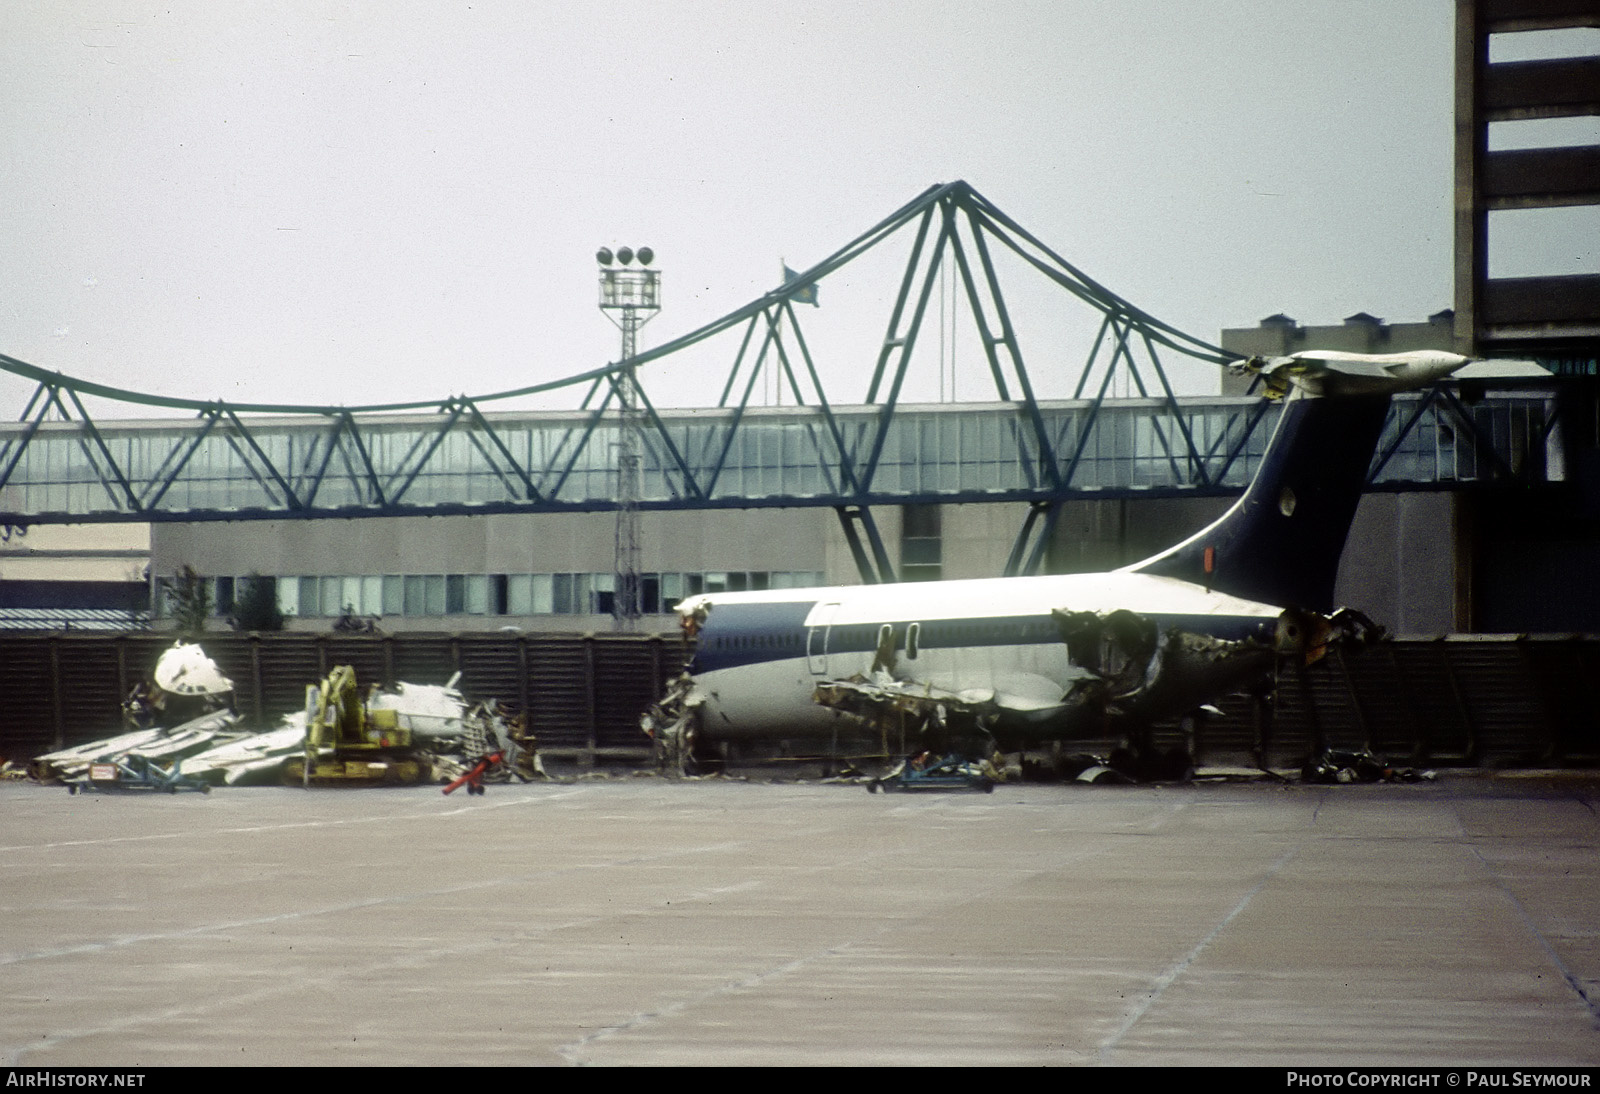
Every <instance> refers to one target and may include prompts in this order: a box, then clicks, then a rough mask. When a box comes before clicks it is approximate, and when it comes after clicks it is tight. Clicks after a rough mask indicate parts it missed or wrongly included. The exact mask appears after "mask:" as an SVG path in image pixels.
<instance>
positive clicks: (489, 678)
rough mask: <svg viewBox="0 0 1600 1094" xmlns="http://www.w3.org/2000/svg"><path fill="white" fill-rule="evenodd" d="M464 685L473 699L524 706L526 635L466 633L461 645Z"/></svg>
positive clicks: (465, 690) (459, 647)
mask: <svg viewBox="0 0 1600 1094" xmlns="http://www.w3.org/2000/svg"><path fill="white" fill-rule="evenodd" d="M457 648H458V650H459V651H460V652H459V656H460V661H461V683H460V685H459V686H460V688H461V692H462V694H463V695H465V696H466V697H467V699H468V701H470V702H482V701H483V700H485V699H494V700H496V701H497V702H499V703H502V704H506V705H508V706H510V707H512V708H513V709H515V710H519V711H520V710H522V709H523V707H524V704H525V702H526V699H525V697H524V695H523V686H522V636H521V635H519V634H463V635H462V636H461V637H460V640H459V645H458V647H457Z"/></svg>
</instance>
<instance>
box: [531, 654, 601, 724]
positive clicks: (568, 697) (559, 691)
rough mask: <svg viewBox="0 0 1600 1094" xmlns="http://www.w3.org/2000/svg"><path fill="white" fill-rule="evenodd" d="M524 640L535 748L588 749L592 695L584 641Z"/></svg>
mask: <svg viewBox="0 0 1600 1094" xmlns="http://www.w3.org/2000/svg"><path fill="white" fill-rule="evenodd" d="M526 641H527V646H528V704H529V711H528V717H529V723H530V724H529V729H531V730H532V731H533V733H534V735H535V736H536V737H537V743H538V745H539V747H541V748H587V747H589V745H590V734H589V727H590V725H591V718H592V711H593V692H592V685H591V682H590V673H589V658H588V650H587V648H586V645H585V642H584V639H583V638H582V637H581V636H579V635H533V636H529V637H528V638H527V639H526Z"/></svg>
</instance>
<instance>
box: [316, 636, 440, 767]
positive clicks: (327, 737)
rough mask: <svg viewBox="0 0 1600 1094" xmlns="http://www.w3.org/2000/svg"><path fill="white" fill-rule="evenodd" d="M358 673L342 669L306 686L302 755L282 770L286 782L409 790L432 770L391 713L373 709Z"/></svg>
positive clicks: (395, 713) (348, 667)
mask: <svg viewBox="0 0 1600 1094" xmlns="http://www.w3.org/2000/svg"><path fill="white" fill-rule="evenodd" d="M369 699H370V697H363V696H362V694H361V692H360V690H359V689H358V688H357V686H356V670H355V668H354V667H353V666H351V665H340V666H338V667H337V668H335V669H334V670H333V671H332V672H330V673H328V675H327V677H326V678H325V679H324V680H323V681H322V682H321V683H320V684H309V685H307V687H306V747H305V755H304V756H301V757H295V758H293V759H291V760H290V761H289V762H288V763H286V764H285V765H284V782H286V783H288V784H289V785H291V786H292V785H294V784H295V783H299V784H300V785H302V786H312V785H317V786H410V785H413V784H415V783H420V782H422V781H424V780H425V779H428V778H429V777H431V775H432V774H433V765H432V764H430V763H429V762H428V758H427V757H426V756H425V755H423V754H421V753H420V752H418V751H417V750H416V749H414V748H413V747H412V743H411V730H410V729H409V728H405V727H402V726H401V725H400V720H399V715H398V713H397V712H396V711H393V710H372V709H370V708H369Z"/></svg>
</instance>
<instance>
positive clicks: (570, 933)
mask: <svg viewBox="0 0 1600 1094" xmlns="http://www.w3.org/2000/svg"><path fill="white" fill-rule="evenodd" d="M1597 801H1600V781H1597V780H1596V779H1595V778H1594V777H1593V776H1590V777H1588V778H1571V777H1562V778H1504V777H1501V778H1494V779H1491V778H1467V777H1458V778H1450V779H1446V780H1444V781H1441V782H1439V783H1431V784H1415V785H1382V786H1328V787H1312V786H1280V785H1272V784H1265V783H1255V784H1249V785H1244V784H1237V783H1224V784H1220V785H1219V784H1209V785H1208V784H1195V785H1183V786H1159V787H1107V786H1086V785H1077V784H1071V785H1059V786H1051V785H1036V784H1022V785H1004V786H1001V787H1000V788H999V789H998V790H996V791H995V793H993V794H987V795H986V794H977V793H924V794H917V795H909V794H893V795H869V794H868V793H866V792H865V791H864V790H863V789H861V788H860V787H858V786H844V785H836V784H819V783H756V782H737V781H721V780H706V781H681V782H679V781H667V780H662V779H656V778H626V779H620V778H619V779H607V780H602V779H593V780H583V781H576V782H566V783H540V784H531V785H525V786H524V785H512V786H490V787H489V788H488V792H487V794H485V795H484V796H482V797H475V798H469V797H467V796H466V795H465V792H464V791H461V792H457V793H456V794H454V795H451V796H450V797H444V796H442V795H441V794H440V793H439V790H438V788H437V787H434V788H412V789H402V790H311V791H303V790H291V789H237V788H230V789H221V790H218V791H216V792H214V793H212V794H210V795H200V794H192V793H187V794H178V795H174V796H169V795H165V794H149V793H145V794H139V793H122V794H113V793H85V794H81V795H78V796H70V795H68V794H67V792H66V791H65V790H64V789H61V788H58V787H43V786H37V785H32V784H24V783H4V784H0V869H3V873H0V983H3V985H4V991H3V992H0V1065H11V1066H19V1067H48V1066H62V1065H84V1066H111V1067H128V1068H133V1067H140V1066H157V1065H185V1064H208V1065H211V1064H234V1063H237V1064H255V1065H260V1064H310V1065H325V1064H350V1065H406V1064H547V1065H570V1064H597V1065H605V1064H613V1065H614V1064H876V1065H895V1064H961V1065H984V1064H991V1065H993V1064H1015V1065H1028V1064H1090V1065H1095V1064H1099V1065H1145V1064H1266V1065H1280V1066H1287V1065H1301V1066H1310V1065H1339V1066H1344V1065H1350V1066H1355V1065H1378V1064H1383V1065H1393V1064H1400V1065H1415V1066H1467V1065H1540V1064H1542V1065H1591V1066H1592V1065H1595V1064H1597V1063H1600V855H1597V854H1596V851H1597V848H1600V817H1597V815H1596V803H1597Z"/></svg>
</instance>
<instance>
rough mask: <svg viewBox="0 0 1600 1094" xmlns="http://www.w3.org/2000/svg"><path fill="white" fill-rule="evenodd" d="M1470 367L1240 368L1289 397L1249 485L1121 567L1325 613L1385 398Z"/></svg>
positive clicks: (1280, 363)
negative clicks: (1211, 518) (1168, 542)
mask: <svg viewBox="0 0 1600 1094" xmlns="http://www.w3.org/2000/svg"><path fill="white" fill-rule="evenodd" d="M1467 363H1468V361H1467V358H1465V357H1460V356H1457V355H1456V354H1453V353H1444V352H1441V351H1435V350H1422V351H1417V352H1414V353H1393V354H1385V355H1377V356H1373V355H1365V354H1354V353H1332V352H1328V353H1297V354H1295V355H1293V356H1292V357H1280V358H1274V359H1272V360H1270V361H1265V362H1263V361H1260V360H1258V359H1252V360H1250V361H1248V362H1245V364H1244V366H1243V367H1244V369H1245V370H1246V371H1253V372H1260V373H1261V374H1262V378H1263V379H1264V380H1265V381H1266V385H1267V389H1268V390H1269V391H1274V392H1277V393H1279V394H1281V393H1282V392H1284V391H1286V390H1289V389H1290V388H1291V386H1292V387H1293V388H1294V390H1293V392H1292V394H1291V395H1290V397H1289V399H1288V401H1287V402H1286V403H1285V404H1284V407H1283V416H1282V417H1281V418H1280V419H1279V420H1278V428H1277V431H1276V432H1274V433H1273V435H1272V440H1271V442H1270V443H1269V444H1268V445H1267V451H1266V453H1265V454H1264V455H1263V456H1262V459H1261V467H1260V469H1259V470H1258V471H1257V472H1256V477H1255V480H1254V481H1253V482H1251V483H1250V486H1249V488H1248V489H1246V490H1245V493H1244V497H1242V498H1240V499H1239V501H1238V502H1237V503H1236V504H1235V505H1234V506H1233V508H1232V509H1229V510H1228V511H1227V512H1226V513H1224V514H1223V515H1222V517H1221V518H1220V519H1219V520H1217V521H1216V522H1215V523H1214V524H1212V525H1210V526H1209V527H1206V528H1204V529H1202V530H1201V531H1199V532H1197V533H1195V534H1194V535H1193V536H1190V537H1189V538H1188V539H1186V540H1184V541H1183V542H1182V543H1180V544H1178V545H1177V546H1176V547H1172V548H1169V549H1168V550H1166V551H1163V552H1162V553H1161V554H1159V555H1156V556H1155V557H1154V558H1147V559H1145V560H1144V561H1143V562H1136V563H1134V564H1133V565H1132V566H1128V567H1126V569H1127V570H1130V571H1133V572H1135V573H1145V574H1158V575H1161V576H1163V577H1175V578H1179V579H1181V580H1183V581H1190V582H1194V583H1195V584H1197V585H1204V586H1206V587H1207V588H1211V589H1216V590H1218V591H1219V592H1225V593H1229V594H1231V595H1233V596H1240V597H1244V598H1245V599H1247V600H1256V601H1260V602H1262V603H1266V604H1276V605H1279V606H1281V607H1286V608H1289V607H1293V608H1309V609H1311V610H1313V611H1319V612H1326V611H1329V610H1331V609H1332V608H1333V582H1334V579H1335V578H1336V577H1337V576H1338V573H1339V556H1340V555H1341V554H1343V553H1344V541H1345V537H1346V536H1348V535H1349V534H1350V521H1351V520H1352V519H1354V517H1355V514H1356V505H1357V503H1358V502H1360V500H1361V488H1362V487H1363V486H1364V485H1365V484H1366V479H1367V467H1368V465H1370V464H1371V462H1372V453H1373V451H1374V450H1375V449H1376V448H1377V446H1378V438H1379V436H1380V435H1381V434H1382V433H1383V422H1384V418H1385V417H1386V416H1387V414H1388V410H1389V396H1390V394H1391V393H1393V392H1396V391H1403V390H1406V389H1409V388H1417V387H1422V386H1424V385H1425V384H1428V383H1431V382H1432V381H1435V380H1440V379H1443V378H1444V377H1445V376H1448V375H1449V374H1450V373H1452V372H1454V371H1456V370H1457V369H1459V368H1460V367H1461V366H1462V365H1465V364H1467Z"/></svg>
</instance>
